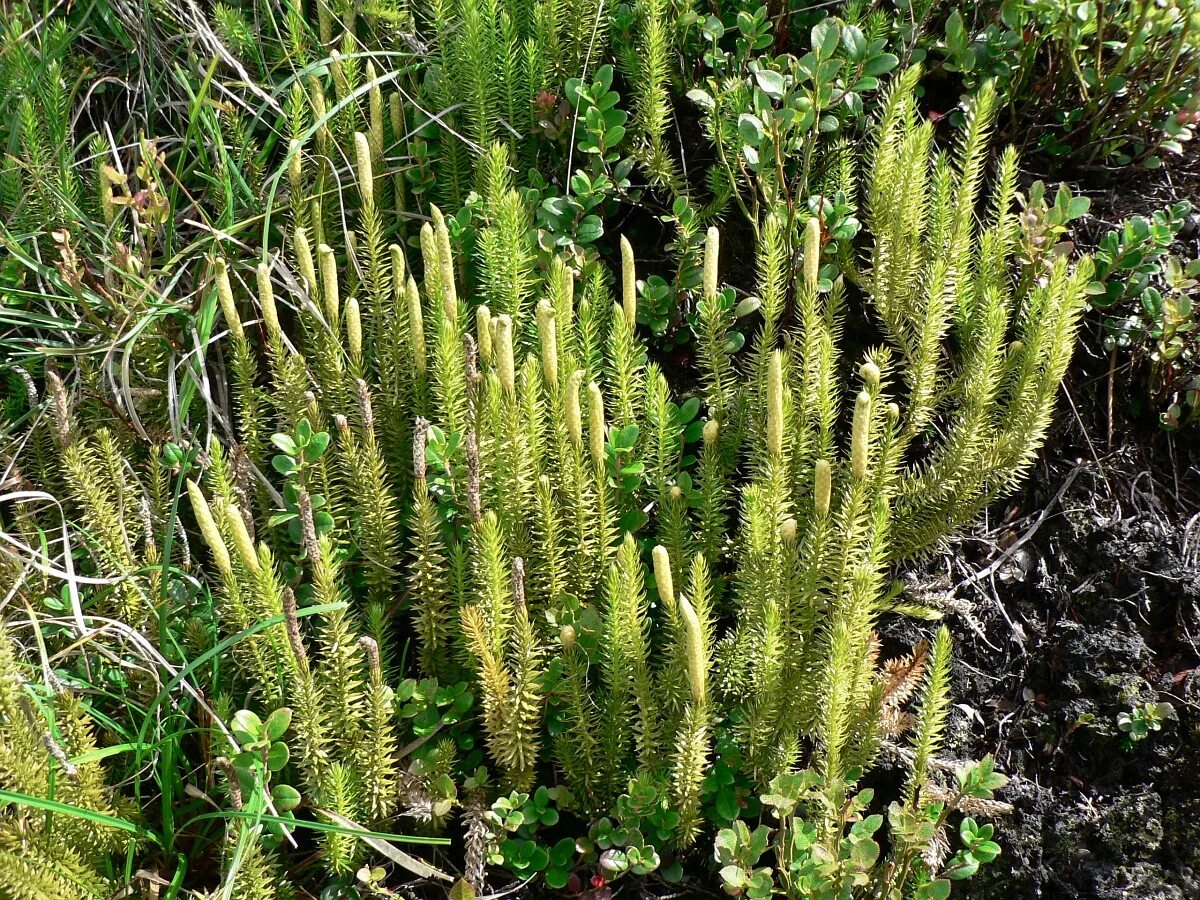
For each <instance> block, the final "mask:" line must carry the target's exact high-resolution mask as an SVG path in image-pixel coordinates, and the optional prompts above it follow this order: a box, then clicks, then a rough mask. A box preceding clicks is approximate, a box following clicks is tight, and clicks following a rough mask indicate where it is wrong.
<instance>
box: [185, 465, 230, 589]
mask: <svg viewBox="0 0 1200 900" xmlns="http://www.w3.org/2000/svg"><path fill="white" fill-rule="evenodd" d="M187 492H188V499H189V500H191V501H192V513H193V514H194V515H195V517H196V525H197V526H199V528H200V535H201V536H202V537H203V538H204V543H206V544H208V549H209V550H210V551H212V555H213V562H214V563H216V565H217V569H218V570H220V572H221V574H222V575H226V576H228V575H232V574H233V563H232V562H231V561H230V558H229V548H228V547H226V546H225V541H224V540H223V539H222V538H221V531H220V529H218V528H217V521H216V519H214V518H213V514H212V508H211V507H210V506H209V505H208V501H207V500H206V499H204V494H203V493H202V492H201V490H200V485H198V484H196V482H194V481H192V479H190V478H189V479H188V483H187Z"/></svg>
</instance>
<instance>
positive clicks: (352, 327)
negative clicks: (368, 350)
mask: <svg viewBox="0 0 1200 900" xmlns="http://www.w3.org/2000/svg"><path fill="white" fill-rule="evenodd" d="M346 345H347V349H349V351H350V358H351V359H361V358H362V352H363V331H362V315H361V314H360V313H359V310H358V299H357V298H356V297H351V298H350V299H349V300H347V301H346Z"/></svg>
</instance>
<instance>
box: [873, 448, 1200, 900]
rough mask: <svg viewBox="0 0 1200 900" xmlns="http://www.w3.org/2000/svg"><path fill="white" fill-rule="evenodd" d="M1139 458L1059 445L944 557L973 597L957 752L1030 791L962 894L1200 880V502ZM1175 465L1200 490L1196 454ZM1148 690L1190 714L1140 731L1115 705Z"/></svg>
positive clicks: (1098, 891) (960, 678) (1015, 791)
mask: <svg viewBox="0 0 1200 900" xmlns="http://www.w3.org/2000/svg"><path fill="white" fill-rule="evenodd" d="M1175 449H1176V451H1177V453H1176V458H1177V459H1178V456H1179V453H1178V450H1179V448H1178V447H1176V448H1175ZM1140 463H1141V460H1139V455H1138V453H1137V452H1135V451H1133V450H1130V449H1124V450H1120V451H1117V452H1114V453H1113V454H1110V455H1106V456H1101V457H1099V458H1097V459H1083V460H1075V459H1072V458H1071V457H1069V456H1066V455H1064V456H1060V457H1059V458H1057V459H1054V460H1051V461H1047V462H1046V463H1044V464H1043V465H1042V466H1041V467H1040V469H1039V471H1038V472H1037V475H1036V477H1035V478H1034V480H1033V482H1032V484H1031V486H1030V488H1029V489H1028V490H1027V491H1026V492H1025V494H1024V495H1023V496H1022V497H1021V498H1020V500H1019V501H1018V502H1010V503H1009V504H1008V505H1007V506H1006V507H1005V508H1004V509H1003V512H1004V513H1006V516H1005V519H1004V521H1001V522H998V523H993V525H992V526H991V527H990V528H989V527H986V526H985V527H981V528H980V529H978V530H977V531H976V532H975V533H974V534H973V535H972V536H971V537H970V538H968V539H965V540H963V541H961V542H960V543H959V544H958V545H957V546H956V547H955V548H954V550H953V551H952V552H951V553H949V554H947V555H945V556H943V557H941V558H939V559H937V560H936V561H933V562H931V572H930V573H929V574H930V575H933V574H934V571H933V570H936V574H937V576H938V577H939V578H941V579H942V580H943V582H945V581H949V580H951V579H952V580H953V583H954V585H955V586H956V587H957V588H958V596H959V597H960V599H967V600H969V601H970V602H971V606H972V610H971V615H970V616H967V617H964V618H962V619H960V620H959V621H958V622H957V623H956V624H955V625H954V626H953V627H954V630H955V632H956V664H955V665H956V668H955V683H954V690H955V702H956V704H957V706H956V707H955V709H954V712H953V715H952V719H951V725H950V728H949V736H948V742H947V748H946V749H947V753H948V755H950V756H953V757H963V758H966V757H971V758H978V757H979V756H981V755H982V754H984V753H992V754H994V755H995V757H996V760H997V765H998V767H999V768H1001V769H1002V770H1003V771H1004V772H1006V773H1007V774H1008V775H1010V776H1011V778H1012V782H1011V783H1010V785H1009V786H1008V787H1007V789H1006V790H1005V791H1004V792H1003V793H1002V797H1003V799H1005V800H1007V801H1008V802H1010V803H1012V804H1013V805H1014V807H1015V811H1014V813H1013V815H1012V817H1011V818H1010V819H1009V820H1007V821H1002V822H1000V823H998V824H999V829H1000V831H1001V842H1002V844H1003V846H1004V848H1005V849H1004V855H1003V856H1002V857H1001V858H1000V859H999V860H998V861H997V862H996V863H995V864H994V865H992V866H990V867H988V868H986V869H985V870H984V871H983V872H981V874H980V875H979V876H977V877H976V878H975V879H974V880H972V881H971V882H969V883H968V885H965V886H964V887H966V888H967V890H966V891H965V892H964V896H967V897H971V898H976V900H992V898H996V900H999V898H1005V900H1016V898H1027V897H1028V898H1035V897H1053V898H1076V897H1078V898H1085V897H1086V898H1104V900H1109V898H1113V900H1115V898H1145V900H1159V898H1162V900H1175V898H1180V900H1182V898H1194V897H1197V896H1200V670H1197V668H1196V667H1197V665H1200V647H1198V643H1197V640H1198V638H1200V568H1198V566H1197V554H1198V553H1200V527H1198V524H1197V523H1200V517H1198V518H1189V517H1186V515H1185V512H1186V510H1185V507H1184V504H1183V503H1180V502H1179V501H1181V500H1184V499H1187V498H1186V496H1185V490H1184V489H1183V488H1182V484H1181V485H1179V486H1176V484H1175V483H1174V480H1173V479H1172V478H1170V477H1169V476H1170V474H1171V473H1170V472H1164V471H1161V470H1158V471H1156V470H1153V469H1147V468H1144V467H1143V466H1142V465H1141V464H1140ZM1178 465H1179V476H1180V479H1181V482H1182V480H1183V479H1184V478H1187V479H1189V480H1191V482H1192V490H1194V489H1195V486H1196V484H1197V475H1198V474H1200V472H1198V470H1197V469H1196V467H1195V460H1194V459H1191V458H1189V459H1188V460H1187V461H1186V462H1184V461H1182V460H1179V462H1178ZM1164 476H1167V477H1166V479H1165V480H1164ZM1189 503H1190V509H1191V510H1192V511H1193V515H1195V514H1196V513H1197V511H1200V504H1198V503H1196V500H1195V497H1194V495H1193V496H1192V497H1191V498H1190V500H1189ZM1189 526H1190V527H1189ZM910 628H911V626H904V625H897V626H896V629H897V631H904V630H908V629H910ZM894 636H895V637H897V638H900V637H904V638H905V639H908V638H910V637H911V636H913V635H901V634H895V635H894ZM1147 701H1156V702H1157V701H1168V702H1170V703H1172V704H1173V705H1174V707H1175V709H1176V711H1177V714H1178V719H1177V720H1176V721H1167V722H1166V723H1164V727H1163V730H1162V731H1160V732H1156V733H1151V734H1150V736H1149V737H1147V738H1146V739H1144V740H1142V741H1140V742H1137V743H1133V744H1130V743H1129V742H1128V741H1127V740H1126V739H1125V735H1124V734H1122V733H1121V732H1120V731H1119V730H1118V728H1117V716H1118V714H1119V713H1121V712H1128V711H1129V710H1130V709H1131V707H1132V705H1133V704H1134V703H1139V704H1140V703H1144V702H1147Z"/></svg>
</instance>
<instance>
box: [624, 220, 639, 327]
mask: <svg viewBox="0 0 1200 900" xmlns="http://www.w3.org/2000/svg"><path fill="white" fill-rule="evenodd" d="M621 308H622V312H623V313H624V315H625V321H626V322H628V323H629V325H630V327H631V328H632V327H636V326H637V268H636V265H635V263H634V260H633V245H632V244H630V243H629V241H628V240H627V239H626V237H625V235H621Z"/></svg>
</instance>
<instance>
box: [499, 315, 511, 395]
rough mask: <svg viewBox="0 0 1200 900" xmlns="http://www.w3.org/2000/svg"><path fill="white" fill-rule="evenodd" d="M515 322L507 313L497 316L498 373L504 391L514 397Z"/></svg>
mask: <svg viewBox="0 0 1200 900" xmlns="http://www.w3.org/2000/svg"><path fill="white" fill-rule="evenodd" d="M512 329H513V324H512V318H511V317H509V316H507V315H501V316H497V317H496V346H495V348H494V349H495V351H496V374H497V375H499V376H500V386H501V387H502V388H504V393H505V394H507V395H508V396H510V397H512V396H513V395H515V394H516V392H517V369H516V363H515V361H514V359H513V333H512Z"/></svg>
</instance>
